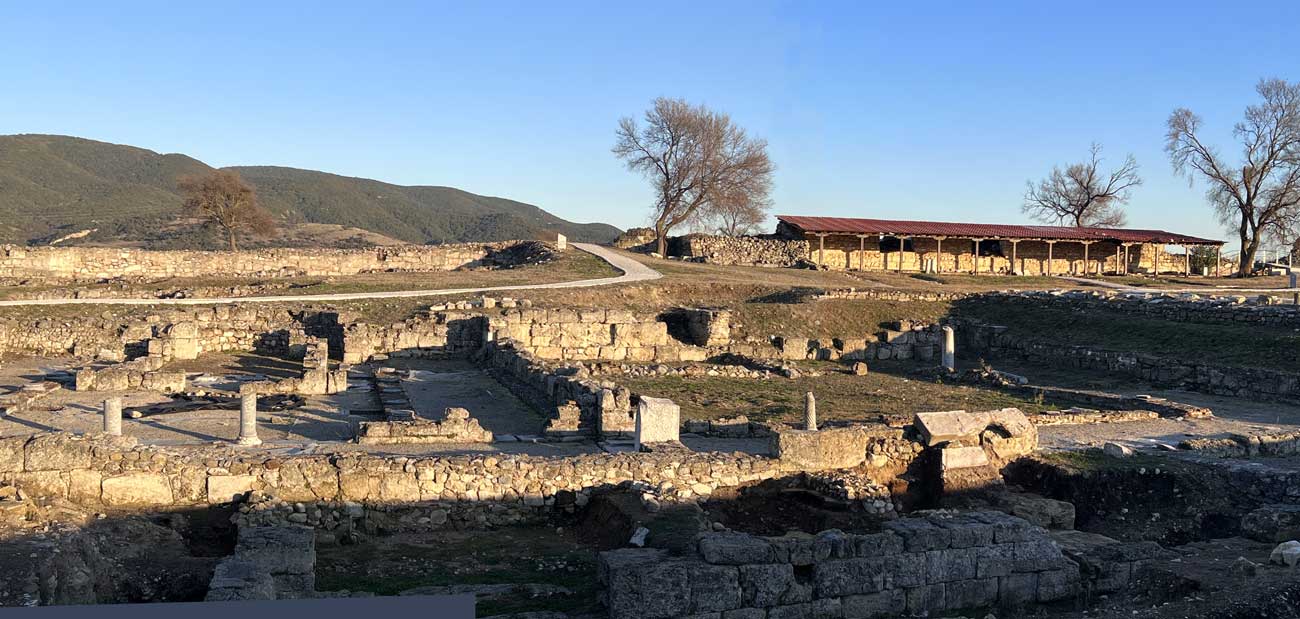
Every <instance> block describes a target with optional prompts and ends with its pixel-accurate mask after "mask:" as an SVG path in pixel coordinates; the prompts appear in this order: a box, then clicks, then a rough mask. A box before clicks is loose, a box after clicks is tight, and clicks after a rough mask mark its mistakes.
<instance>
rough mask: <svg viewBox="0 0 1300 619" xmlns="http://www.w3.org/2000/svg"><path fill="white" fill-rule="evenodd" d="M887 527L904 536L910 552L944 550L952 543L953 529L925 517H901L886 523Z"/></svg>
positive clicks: (905, 544)
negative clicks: (950, 529)
mask: <svg viewBox="0 0 1300 619" xmlns="http://www.w3.org/2000/svg"><path fill="white" fill-rule="evenodd" d="M884 527H885V529H887V530H889V531H892V532H893V533H895V534H897V535H898V536H899V537H901V538H903V548H905V549H906V550H907V551H908V552H925V551H927V550H943V549H945V548H947V547H948V546H949V545H950V544H951V543H952V531H949V530H947V529H945V528H943V527H940V526H938V525H936V524H934V523H932V522H930V521H928V520H926V519H924V518H899V519H898V520H891V521H889V522H886V523H885V524H884Z"/></svg>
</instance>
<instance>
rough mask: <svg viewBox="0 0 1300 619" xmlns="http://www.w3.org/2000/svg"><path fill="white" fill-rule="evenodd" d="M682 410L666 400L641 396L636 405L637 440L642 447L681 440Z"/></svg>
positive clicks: (638, 445) (637, 443)
mask: <svg viewBox="0 0 1300 619" xmlns="http://www.w3.org/2000/svg"><path fill="white" fill-rule="evenodd" d="M681 423H682V422H681V408H680V407H678V406H677V404H675V403H673V401H672V400H669V399H666V398H651V397H646V396H641V398H640V399H639V400H638V401H637V405H636V429H635V439H636V446H637V448H638V451H639V450H640V447H641V446H642V445H646V444H653V443H665V442H674V441H677V440H679V435H678V433H679V432H680V430H681Z"/></svg>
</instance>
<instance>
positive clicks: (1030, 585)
mask: <svg viewBox="0 0 1300 619" xmlns="http://www.w3.org/2000/svg"><path fill="white" fill-rule="evenodd" d="M1037 601H1038V573H1037V572H1030V573H1027V574H1011V575H1008V576H1000V577H998V603H999V604H1000V605H1002V606H1012V607H1015V606H1024V605H1026V604H1033V603H1034V602H1037Z"/></svg>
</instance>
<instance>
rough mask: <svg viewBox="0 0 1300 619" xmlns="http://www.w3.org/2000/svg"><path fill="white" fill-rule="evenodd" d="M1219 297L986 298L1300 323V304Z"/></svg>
mask: <svg viewBox="0 0 1300 619" xmlns="http://www.w3.org/2000/svg"><path fill="white" fill-rule="evenodd" d="M1216 295H1217V296H1212V297H1211V296H1202V295H1196V294H1153V293H1116V292H1080V291H1066V292H1062V291H1050V292H1039V291H1031V292H1017V293H988V294H985V295H982V296H983V297H985V298H988V299H991V300H994V301H996V302H998V303H1006V304H1008V305H1010V306H1011V307H1010V309H1009V310H1008V311H1014V308H1015V307H1016V306H1021V307H1048V308H1053V309H1062V310H1067V311H1071V312H1089V311H1099V310H1100V311H1109V312H1117V313H1123V314H1129V315H1133V316H1140V317H1143V318H1154V319H1159V320H1168V321H1171V322H1194V323H1210V324H1248V325H1266V326H1276V327H1295V326H1297V325H1300V307H1297V306H1294V305H1275V304H1273V300H1272V297H1268V296H1265V297H1263V299H1265V300H1264V301H1262V302H1261V297H1259V296H1251V297H1247V296H1245V295H1238V294H1232V292H1231V291H1230V290H1219V291H1216Z"/></svg>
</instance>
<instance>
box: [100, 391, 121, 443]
mask: <svg viewBox="0 0 1300 619" xmlns="http://www.w3.org/2000/svg"><path fill="white" fill-rule="evenodd" d="M104 434H109V435H112V436H122V398H121V397H119V396H113V397H111V398H105V399H104Z"/></svg>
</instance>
